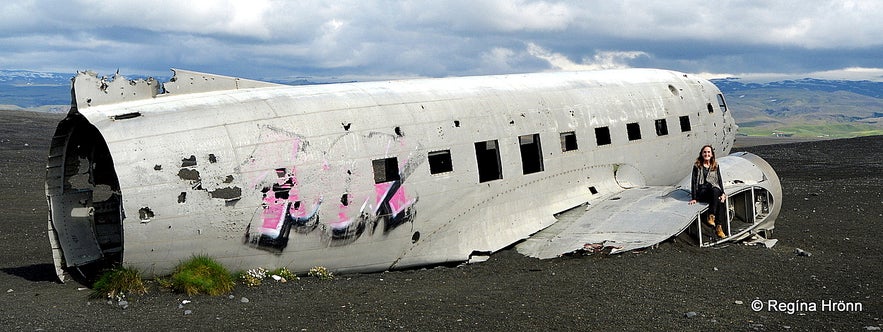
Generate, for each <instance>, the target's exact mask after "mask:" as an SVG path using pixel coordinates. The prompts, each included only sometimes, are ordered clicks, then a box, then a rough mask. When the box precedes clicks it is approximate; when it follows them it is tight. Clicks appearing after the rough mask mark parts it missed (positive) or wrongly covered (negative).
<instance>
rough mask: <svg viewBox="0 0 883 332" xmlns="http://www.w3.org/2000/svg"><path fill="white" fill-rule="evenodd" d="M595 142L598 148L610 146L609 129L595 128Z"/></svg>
mask: <svg viewBox="0 0 883 332" xmlns="http://www.w3.org/2000/svg"><path fill="white" fill-rule="evenodd" d="M595 141H596V143H597V144H598V146H601V145H607V144H610V128H608V127H598V128H595Z"/></svg>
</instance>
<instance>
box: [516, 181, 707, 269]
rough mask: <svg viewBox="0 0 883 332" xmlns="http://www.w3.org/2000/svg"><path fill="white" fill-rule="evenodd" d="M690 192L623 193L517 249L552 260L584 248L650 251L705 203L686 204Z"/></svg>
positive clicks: (565, 217)
mask: <svg viewBox="0 0 883 332" xmlns="http://www.w3.org/2000/svg"><path fill="white" fill-rule="evenodd" d="M689 200H690V193H689V191H686V190H683V189H680V188H679V187H676V186H655V187H640V188H631V189H625V190H623V191H622V192H620V193H618V194H615V195H612V196H610V197H609V198H607V199H605V200H603V201H600V202H597V203H595V204H590V205H588V206H587V207H586V209H585V210H584V211H580V210H581V209H574V210H571V211H568V212H565V213H562V214H561V215H559V216H558V219H559V220H558V221H557V222H556V223H555V224H553V225H552V226H549V227H547V228H546V229H544V230H542V231H539V232H537V233H536V234H534V235H533V236H531V237H530V238H528V239H527V240H525V241H524V242H522V243H520V244H518V246H516V250H517V251H518V252H520V253H522V254H524V255H527V256H530V257H536V258H541V259H545V258H553V257H557V256H561V255H563V254H567V253H570V252H573V251H576V250H579V249H583V248H584V247H585V246H586V245H594V244H600V245H602V246H603V247H608V246H609V247H612V248H613V250H611V253H616V252H623V251H628V250H634V249H640V248H644V247H649V246H652V245H654V244H657V243H659V242H662V241H665V240H666V239H668V238H670V237H672V236H674V235H677V234H679V233H680V232H682V231H683V230H684V229H685V228H687V226H689V225H690V223H691V222H692V221H693V220H695V218H696V216H697V215H698V214H699V213H701V212H703V210H705V209H706V208H707V206H706V205H705V204H694V205H688V204H687V202H688V201H689Z"/></svg>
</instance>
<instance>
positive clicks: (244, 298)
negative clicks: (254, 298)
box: [239, 296, 248, 303]
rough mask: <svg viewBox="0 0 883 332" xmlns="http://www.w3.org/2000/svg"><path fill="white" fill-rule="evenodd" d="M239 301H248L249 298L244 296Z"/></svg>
mask: <svg viewBox="0 0 883 332" xmlns="http://www.w3.org/2000/svg"><path fill="white" fill-rule="evenodd" d="M239 302H242V303H248V298H247V297H244V296H243V297H242V298H241V299H239Z"/></svg>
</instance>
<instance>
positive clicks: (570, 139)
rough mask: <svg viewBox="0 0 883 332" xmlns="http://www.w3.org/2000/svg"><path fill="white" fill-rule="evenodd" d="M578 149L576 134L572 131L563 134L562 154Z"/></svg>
mask: <svg viewBox="0 0 883 332" xmlns="http://www.w3.org/2000/svg"><path fill="white" fill-rule="evenodd" d="M576 149H577V145H576V133H575V132H572V131H568V132H566V133H561V152H567V151H573V150H576Z"/></svg>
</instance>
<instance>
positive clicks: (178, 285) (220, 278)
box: [168, 256, 235, 296]
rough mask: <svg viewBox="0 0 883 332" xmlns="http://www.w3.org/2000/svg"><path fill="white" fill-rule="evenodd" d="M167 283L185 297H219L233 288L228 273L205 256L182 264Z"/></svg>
mask: <svg viewBox="0 0 883 332" xmlns="http://www.w3.org/2000/svg"><path fill="white" fill-rule="evenodd" d="M168 281H169V284H170V285H171V288H172V289H173V290H175V291H177V292H182V293H186V294H187V295H194V294H208V295H213V296H214V295H221V294H226V293H229V292H231V291H233V287H234V286H235V283H234V282H233V277H232V276H231V275H230V272H228V271H227V269H226V268H224V266H222V265H221V264H220V263H218V262H216V261H215V260H213V259H211V258H209V257H207V256H193V257H192V258H190V259H189V260H187V261H184V262H182V263H181V264H180V265H178V267H177V268H175V273H172V275H171V276H170V277H169V280H168Z"/></svg>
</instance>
